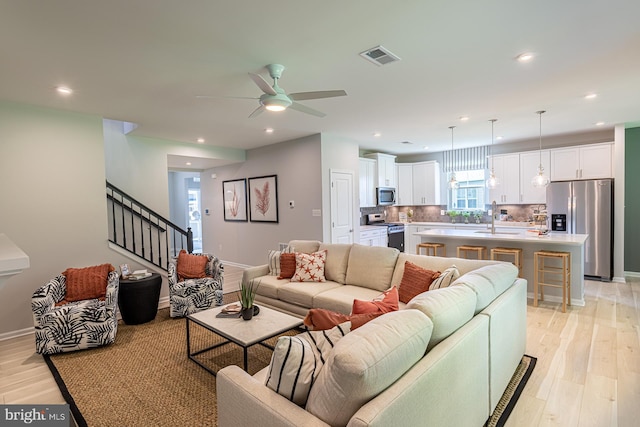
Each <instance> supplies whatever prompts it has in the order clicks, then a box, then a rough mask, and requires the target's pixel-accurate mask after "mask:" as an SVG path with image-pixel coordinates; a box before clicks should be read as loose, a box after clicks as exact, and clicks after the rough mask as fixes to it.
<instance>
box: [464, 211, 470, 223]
mask: <svg viewBox="0 0 640 427" xmlns="http://www.w3.org/2000/svg"><path fill="white" fill-rule="evenodd" d="M462 216H463V217H464V223H465V224H469V217H470V216H471V212H469V211H466V212H462Z"/></svg>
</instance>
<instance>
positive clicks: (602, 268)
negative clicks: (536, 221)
mask: <svg viewBox="0 0 640 427" xmlns="http://www.w3.org/2000/svg"><path fill="white" fill-rule="evenodd" d="M547 213H548V215H549V216H548V218H549V220H550V222H551V224H550V227H549V228H550V230H551V231H552V232H556V233H562V232H564V233H569V234H588V235H589V238H588V239H587V241H586V243H585V246H584V275H585V277H589V278H596V279H600V280H606V281H611V279H612V277H613V180H612V179H594V180H585V181H565V182H552V183H551V184H549V186H548V187H547Z"/></svg>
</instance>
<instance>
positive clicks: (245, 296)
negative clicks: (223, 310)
mask: <svg viewBox="0 0 640 427" xmlns="http://www.w3.org/2000/svg"><path fill="white" fill-rule="evenodd" d="M259 286H260V282H259V281H258V282H257V283H256V282H255V281H253V280H249V281H244V280H243V281H242V283H241V285H240V292H238V299H239V300H240V305H241V306H242V311H241V312H242V318H243V319H244V320H251V318H252V317H253V314H254V306H253V301H254V300H255V298H256V292H257V291H258V287H259Z"/></svg>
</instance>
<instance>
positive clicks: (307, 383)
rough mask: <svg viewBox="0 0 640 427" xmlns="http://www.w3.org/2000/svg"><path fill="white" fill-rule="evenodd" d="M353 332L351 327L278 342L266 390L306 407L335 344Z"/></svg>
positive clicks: (336, 328)
mask: <svg viewBox="0 0 640 427" xmlns="http://www.w3.org/2000/svg"><path fill="white" fill-rule="evenodd" d="M349 331H350V323H349V322H346V323H343V324H340V325H338V326H336V327H334V328H333V329H330V330H327V331H309V332H304V333H302V334H299V335H296V336H292V337H291V336H284V337H280V338H278V341H277V343H276V346H275V348H274V350H273V355H272V356H271V363H270V364H269V372H268V374H267V381H266V386H267V387H269V388H270V389H272V390H273V391H275V392H276V393H278V394H280V395H282V396H284V397H286V398H287V399H289V400H291V401H292V402H293V403H295V404H296V405H299V406H302V407H304V405H305V404H306V403H307V398H308V397H309V392H310V391H311V386H312V385H313V382H314V381H315V379H316V377H317V376H318V373H319V372H320V368H322V366H323V365H324V361H325V360H327V357H329V353H330V352H331V350H333V347H334V346H335V344H336V343H337V342H338V341H339V340H340V338H342V337H343V336H344V335H345V334H346V333H348V332H349Z"/></svg>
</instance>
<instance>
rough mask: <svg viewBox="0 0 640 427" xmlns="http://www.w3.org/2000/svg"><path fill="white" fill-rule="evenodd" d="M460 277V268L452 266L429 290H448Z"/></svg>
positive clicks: (432, 283)
mask: <svg viewBox="0 0 640 427" xmlns="http://www.w3.org/2000/svg"><path fill="white" fill-rule="evenodd" d="M458 277H460V272H459V271H458V267H456V266H455V265H452V266H451V267H449V268H447V269H446V270H444V271H443V272H442V274H440V277H438V278H437V279H435V280H434V281H433V282H431V286H429V290H430V291H432V290H434V289H440V288H448V287H449V285H450V284H452V283H453V282H454V281H455V280H456V279H457V278H458Z"/></svg>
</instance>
